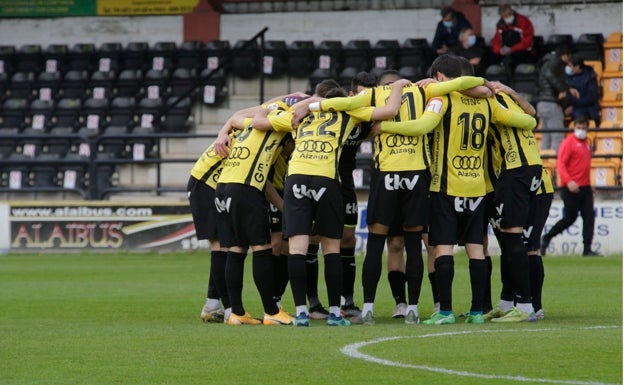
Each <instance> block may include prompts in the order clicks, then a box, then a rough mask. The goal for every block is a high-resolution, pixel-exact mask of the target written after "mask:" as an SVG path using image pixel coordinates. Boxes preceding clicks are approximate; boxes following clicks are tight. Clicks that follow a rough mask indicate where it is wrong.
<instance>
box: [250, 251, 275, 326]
mask: <svg viewBox="0 0 624 385" xmlns="http://www.w3.org/2000/svg"><path fill="white" fill-rule="evenodd" d="M252 262H253V278H254V283H255V284H256V288H257V289H258V293H260V298H261V299H262V307H263V308H264V312H265V313H267V314H271V315H272V314H277V312H278V311H279V309H278V308H277V304H276V303H275V300H274V299H273V294H274V293H275V278H274V276H273V254H272V253H271V249H265V250H257V251H254V252H253V261H252Z"/></svg>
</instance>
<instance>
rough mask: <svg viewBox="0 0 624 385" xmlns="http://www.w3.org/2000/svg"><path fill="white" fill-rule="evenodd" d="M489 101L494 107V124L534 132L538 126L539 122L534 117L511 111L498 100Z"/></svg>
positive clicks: (490, 99)
mask: <svg viewBox="0 0 624 385" xmlns="http://www.w3.org/2000/svg"><path fill="white" fill-rule="evenodd" d="M488 101H489V102H490V105H491V106H492V122H493V123H501V124H504V125H506V126H510V127H515V128H518V129H521V130H532V129H534V128H535V127H536V126H537V120H535V118H534V117H533V116H531V115H529V114H527V113H525V112H519V111H511V110H510V109H508V108H507V107H504V106H503V105H501V104H500V103H499V102H498V100H496V98H489V99H488Z"/></svg>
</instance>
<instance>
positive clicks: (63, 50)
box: [42, 44, 69, 72]
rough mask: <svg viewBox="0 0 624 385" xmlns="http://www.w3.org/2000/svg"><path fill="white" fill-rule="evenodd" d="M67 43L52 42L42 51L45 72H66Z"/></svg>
mask: <svg viewBox="0 0 624 385" xmlns="http://www.w3.org/2000/svg"><path fill="white" fill-rule="evenodd" d="M68 50H69V49H68V48H67V45H66V44H50V45H49V46H47V47H46V48H45V49H44V50H43V52H42V60H43V65H44V67H43V70H44V71H45V72H65V71H66V70H67V51H68Z"/></svg>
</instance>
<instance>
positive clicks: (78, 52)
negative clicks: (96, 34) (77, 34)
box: [67, 43, 97, 73]
mask: <svg viewBox="0 0 624 385" xmlns="http://www.w3.org/2000/svg"><path fill="white" fill-rule="evenodd" d="M96 66H97V56H96V49H95V44H93V43H78V44H74V45H73V46H71V48H70V49H69V51H68V52H67V70H73V71H87V72H88V73H91V72H93V71H94V70H95V69H96V68H97V67H96Z"/></svg>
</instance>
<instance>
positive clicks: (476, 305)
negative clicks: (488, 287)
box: [468, 259, 487, 312]
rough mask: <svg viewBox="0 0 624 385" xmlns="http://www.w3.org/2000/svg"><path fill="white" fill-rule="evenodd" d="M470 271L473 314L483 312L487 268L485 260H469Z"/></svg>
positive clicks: (471, 309)
mask: <svg viewBox="0 0 624 385" xmlns="http://www.w3.org/2000/svg"><path fill="white" fill-rule="evenodd" d="M468 268H469V270H470V288H471V290H472V305H471V306H470V311H471V312H483V298H484V288H485V277H486V274H487V266H486V263H485V260H483V259H470V260H468Z"/></svg>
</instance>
